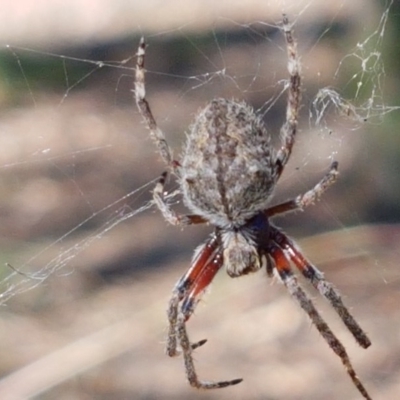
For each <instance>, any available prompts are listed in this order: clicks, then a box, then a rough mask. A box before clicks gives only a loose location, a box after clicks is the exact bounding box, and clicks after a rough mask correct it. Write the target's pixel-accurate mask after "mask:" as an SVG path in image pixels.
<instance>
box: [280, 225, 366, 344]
mask: <svg viewBox="0 0 400 400" xmlns="http://www.w3.org/2000/svg"><path fill="white" fill-rule="evenodd" d="M272 232H273V233H272V235H273V237H274V241H275V242H276V243H277V244H278V245H279V247H281V248H282V249H283V250H284V252H285V254H286V255H287V256H288V257H289V259H290V260H291V261H292V262H293V264H294V265H295V266H296V267H297V268H298V269H299V270H300V271H301V273H302V274H303V276H304V277H305V278H306V279H307V280H308V281H309V282H311V284H312V285H313V286H314V287H315V289H317V290H318V291H319V293H320V294H321V295H322V296H324V297H325V298H326V299H327V300H328V301H329V303H330V304H331V306H332V307H333V308H334V309H335V311H336V312H337V313H338V315H339V316H340V318H341V320H342V321H343V323H344V324H345V325H346V327H347V329H348V330H349V331H350V332H351V333H352V334H353V336H354V338H355V339H356V341H357V343H358V344H359V345H360V346H361V347H363V348H364V349H366V348H368V347H369V346H370V345H371V341H370V340H369V338H368V337H367V335H366V334H365V332H364V331H363V330H362V329H361V327H360V326H359V325H358V323H357V322H356V320H355V319H354V318H353V316H352V315H351V314H350V313H349V311H348V310H347V308H346V306H345V305H344V304H343V301H342V298H341V296H340V294H339V292H338V291H337V290H336V288H335V287H334V286H333V285H332V283H330V282H327V281H326V280H325V278H324V274H323V273H322V272H321V271H319V270H318V268H316V267H315V266H314V265H312V264H311V263H310V261H308V260H307V259H306V258H305V257H304V256H303V254H302V253H301V251H300V249H299V248H298V247H297V246H296V245H295V244H294V243H293V242H292V241H291V240H290V239H289V238H288V237H287V236H286V235H285V234H283V233H282V232H280V231H278V230H277V229H275V228H272Z"/></svg>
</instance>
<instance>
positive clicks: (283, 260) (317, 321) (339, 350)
mask: <svg viewBox="0 0 400 400" xmlns="http://www.w3.org/2000/svg"><path fill="white" fill-rule="evenodd" d="M268 253H269V254H270V256H271V257H272V259H273V260H274V262H275V267H276V270H277V272H278V274H279V276H280V278H281V279H282V281H283V283H284V284H285V286H286V288H287V289H288V291H289V293H290V294H291V295H292V296H293V297H294V298H295V299H296V300H297V302H298V303H299V304H300V307H301V308H302V309H303V310H304V311H305V312H306V313H307V314H308V316H309V317H310V319H311V321H312V323H313V324H314V325H315V327H316V328H317V329H318V331H319V333H320V334H321V335H322V337H323V338H324V339H325V341H326V342H327V343H328V345H329V347H330V348H331V349H332V350H333V351H334V352H335V353H336V354H337V355H338V356H339V358H340V359H341V361H342V363H343V365H344V367H345V368H346V371H347V373H348V374H349V376H350V378H351V380H352V381H353V383H354V385H355V386H356V387H357V389H358V390H359V392H360V393H361V394H362V395H363V397H364V398H365V399H367V400H372V399H371V397H370V395H369V394H368V392H367V390H366V389H365V387H364V385H363V384H362V383H361V381H360V379H359V378H358V376H357V374H356V372H355V370H354V368H353V366H352V364H351V362H350V358H349V356H348V354H347V352H346V349H345V348H344V346H343V345H342V343H341V342H340V341H339V339H338V338H337V337H336V336H335V334H334V333H333V332H332V331H331V329H330V328H329V326H328V325H327V323H326V322H325V321H324V320H323V318H322V317H321V315H320V314H319V313H318V311H317V309H316V308H315V306H314V304H313V303H312V301H311V300H310V299H309V298H308V296H307V294H306V293H305V292H304V290H303V289H302V288H301V287H300V286H299V284H298V282H297V279H296V277H295V276H294V275H293V272H292V270H291V268H290V264H289V261H288V259H287V257H286V255H285V253H284V251H283V250H282V249H281V248H279V247H278V246H277V245H276V244H273V243H271V244H270V248H269V251H268Z"/></svg>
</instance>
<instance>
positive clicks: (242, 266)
mask: <svg viewBox="0 0 400 400" xmlns="http://www.w3.org/2000/svg"><path fill="white" fill-rule="evenodd" d="M220 234H221V238H222V243H223V247H224V253H223V255H224V264H225V268H226V272H227V273H228V275H229V276H231V277H238V276H241V275H246V274H248V273H250V272H255V271H258V270H259V269H260V268H261V267H262V266H263V252H262V251H261V250H262V248H265V246H266V245H267V243H268V240H269V221H268V218H267V217H266V216H265V215H264V214H263V213H259V214H257V215H256V216H254V217H252V218H251V219H249V220H248V221H247V222H246V223H245V224H244V225H242V226H240V227H235V228H226V229H222V230H221V232H220Z"/></svg>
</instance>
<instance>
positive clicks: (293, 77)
mask: <svg viewBox="0 0 400 400" xmlns="http://www.w3.org/2000/svg"><path fill="white" fill-rule="evenodd" d="M282 23H283V32H284V34H285V39H286V48H287V54H288V71H289V75H290V77H289V88H288V103H287V107H286V121H285V123H284V124H283V126H282V128H281V131H280V138H281V148H280V149H279V151H278V153H277V156H276V167H277V177H276V179H277V180H278V179H279V177H280V176H281V174H282V172H283V169H284V167H285V165H286V163H287V162H288V160H289V158H290V155H291V153H292V148H293V144H294V140H295V136H296V133H297V124H298V117H299V109H300V100H301V76H300V61H299V58H298V56H297V49H296V42H295V40H294V39H293V35H292V30H291V25H290V24H289V19H288V18H287V16H286V15H285V14H284V15H283V22H282Z"/></svg>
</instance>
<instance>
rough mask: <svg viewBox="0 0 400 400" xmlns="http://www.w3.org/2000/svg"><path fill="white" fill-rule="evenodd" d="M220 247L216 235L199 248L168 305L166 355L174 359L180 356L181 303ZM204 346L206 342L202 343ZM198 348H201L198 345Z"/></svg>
mask: <svg viewBox="0 0 400 400" xmlns="http://www.w3.org/2000/svg"><path fill="white" fill-rule="evenodd" d="M218 247H219V238H218V237H217V235H216V234H213V235H211V237H210V238H209V239H208V240H207V241H206V242H205V243H204V244H203V245H202V246H200V247H199V248H198V250H197V251H196V253H195V255H194V257H193V262H192V266H191V267H190V268H189V270H188V271H187V272H186V273H185V274H184V275H183V276H182V277H181V278H180V279H179V280H178V282H177V283H176V285H175V287H174V290H173V291H172V297H171V299H170V301H169V305H168V311H167V315H168V321H169V329H168V340H167V346H166V353H167V354H168V355H169V356H170V357H174V356H177V355H179V354H180V352H179V351H178V350H177V341H176V324H177V320H178V312H179V303H180V302H181V301H182V300H183V299H184V298H185V297H187V295H188V294H189V293H190V292H191V291H192V289H193V287H194V285H195V283H196V280H197V279H198V277H199V276H200V275H201V274H202V271H203V270H204V268H206V266H207V265H208V264H209V263H210V262H211V261H212V259H213V257H214V256H215V254H216V251H217V250H218ZM202 342H203V343H202V344H204V343H205V342H206V340H204V341H202ZM196 347H199V346H198V345H197V346H196Z"/></svg>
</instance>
